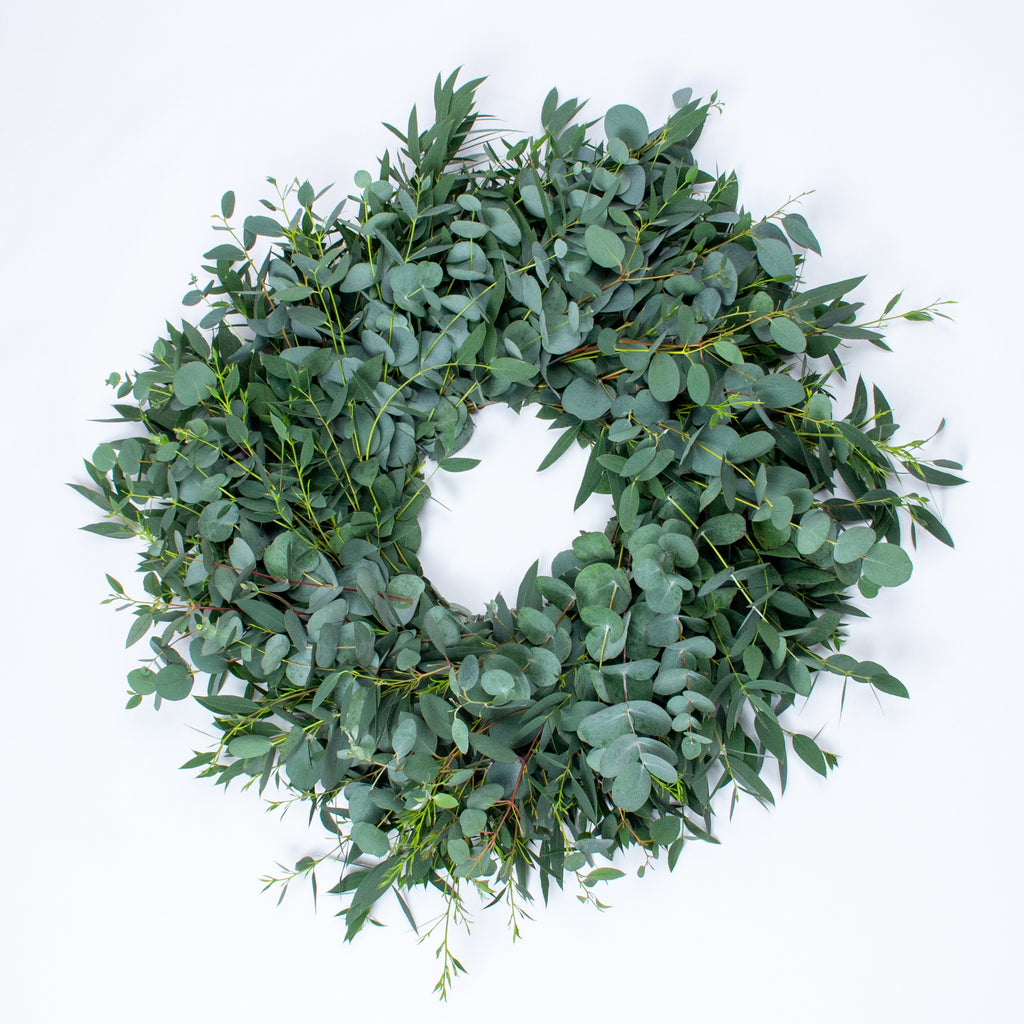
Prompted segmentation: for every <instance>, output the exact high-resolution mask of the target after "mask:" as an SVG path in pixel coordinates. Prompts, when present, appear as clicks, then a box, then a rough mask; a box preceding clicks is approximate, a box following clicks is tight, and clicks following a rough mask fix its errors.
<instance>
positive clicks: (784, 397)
mask: <svg viewBox="0 0 1024 1024" xmlns="http://www.w3.org/2000/svg"><path fill="white" fill-rule="evenodd" d="M751 389H752V390H753V392H754V394H755V395H756V396H757V397H758V398H759V399H760V400H761V401H762V402H763V403H764V405H765V406H766V407H767V408H769V409H785V408H786V407H787V406H791V405H800V404H801V403H802V402H803V400H804V386H803V384H801V383H800V381H798V380H794V379H793V378H792V377H788V376H786V375H785V374H783V373H770V374H768V376H766V377H761V378H759V379H758V380H755V381H754V383H753V384H752V385H751Z"/></svg>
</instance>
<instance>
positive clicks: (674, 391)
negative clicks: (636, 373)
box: [647, 352, 682, 402]
mask: <svg viewBox="0 0 1024 1024" xmlns="http://www.w3.org/2000/svg"><path fill="white" fill-rule="evenodd" d="M647 386H648V387H649V388H650V389H651V394H652V395H654V397H655V398H656V399H657V400H658V401H659V402H671V401H672V400H673V399H674V398H675V397H676V395H678V394H679V389H680V388H681V387H682V378H681V376H680V373H679V363H678V362H677V361H676V360H675V359H674V358H673V357H672V356H670V355H669V354H668V353H667V352H656V353H655V354H654V358H653V359H652V360H651V365H650V367H649V369H648V371H647Z"/></svg>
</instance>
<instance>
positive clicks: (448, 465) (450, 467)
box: [438, 458, 480, 473]
mask: <svg viewBox="0 0 1024 1024" xmlns="http://www.w3.org/2000/svg"><path fill="white" fill-rule="evenodd" d="M479 465H480V460H479V459H458V458H451V459H442V460H441V461H440V462H439V463H438V466H440V467H441V469H443V470H444V471H445V472H446V473H465V472H466V471H467V470H469V469H475V468H476V467H477V466H479Z"/></svg>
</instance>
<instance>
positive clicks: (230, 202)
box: [220, 192, 235, 220]
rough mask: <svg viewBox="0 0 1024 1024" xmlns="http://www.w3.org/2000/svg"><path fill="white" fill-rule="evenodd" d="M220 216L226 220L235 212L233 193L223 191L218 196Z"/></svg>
mask: <svg viewBox="0 0 1024 1024" xmlns="http://www.w3.org/2000/svg"><path fill="white" fill-rule="evenodd" d="M220 212H221V216H222V217H223V218H224V219H225V220H227V219H228V218H229V217H230V216H231V215H232V214H233V213H234V212H235V193H234V192H225V193H224V195H222V196H221V197H220Z"/></svg>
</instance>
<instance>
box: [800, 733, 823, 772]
mask: <svg viewBox="0 0 1024 1024" xmlns="http://www.w3.org/2000/svg"><path fill="white" fill-rule="evenodd" d="M793 749H794V750H795V751H796V753H797V756H798V757H799V758H800V760H801V761H803V762H804V764H807V765H810V767H811V768H813V769H814V770H815V771H816V772H817V773H818V774H819V775H827V774H828V769H827V768H826V766H825V755H824V754H823V753H822V752H821V749H820V748H819V747H818V744H817V743H815V742H814V740H812V739H811V737H810V736H804V735H802V734H801V733H796V734H795V735H794V736H793Z"/></svg>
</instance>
